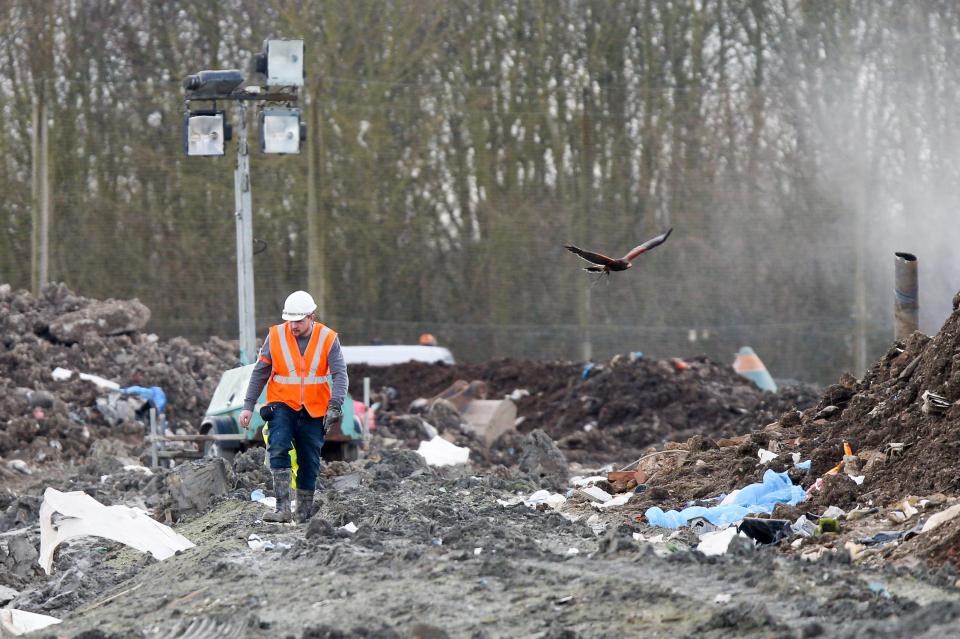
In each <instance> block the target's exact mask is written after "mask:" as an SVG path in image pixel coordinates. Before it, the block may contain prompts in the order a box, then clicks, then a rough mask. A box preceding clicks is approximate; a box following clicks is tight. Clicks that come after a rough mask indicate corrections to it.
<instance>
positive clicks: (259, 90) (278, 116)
mask: <svg viewBox="0 0 960 639" xmlns="http://www.w3.org/2000/svg"><path fill="white" fill-rule="evenodd" d="M254 68H255V71H256V72H257V73H259V74H262V75H263V76H264V77H265V80H264V82H263V83H262V84H261V85H254V86H247V87H242V88H241V85H242V84H243V82H244V79H243V74H242V73H241V72H240V71H237V70H233V69H230V70H213V71H200V72H199V73H196V74H192V75H188V76H187V77H186V78H184V80H183V88H184V90H185V92H186V98H185V102H186V114H185V115H184V120H183V149H184V152H185V153H186V154H187V155H188V156H222V155H224V154H225V153H226V142H228V141H230V140H231V138H232V128H231V126H230V124H229V123H228V122H227V121H226V118H225V112H224V111H222V110H218V109H217V102H218V101H222V102H227V103H228V104H230V103H233V104H235V105H236V106H237V109H238V110H239V122H238V124H239V127H238V129H237V138H238V140H237V165H236V169H235V170H234V173H233V185H234V201H235V207H236V208H235V209H234V211H235V217H236V228H237V306H238V310H239V317H240V363H241V364H251V363H253V362H254V361H256V359H257V341H256V339H257V338H256V323H255V313H254V310H255V309H254V302H255V296H254V289H253V198H252V194H251V182H250V149H249V146H248V144H247V108H248V107H247V103H248V102H251V101H256V102H259V103H260V106H261V110H260V118H259V124H260V127H259V137H260V151H261V152H263V153H268V154H291V153H292V154H296V153H300V147H301V146H302V142H303V141H304V140H305V139H306V127H305V125H304V123H303V122H302V120H301V118H300V110H299V109H297V108H293V106H292V105H293V104H295V103H296V102H297V99H298V91H299V89H300V87H302V86H303V40H267V41H266V42H265V43H264V50H263V52H262V53H259V54H257V55H255V56H254ZM192 101H206V102H212V104H213V106H212V108H209V109H191V104H190V103H191V102H192Z"/></svg>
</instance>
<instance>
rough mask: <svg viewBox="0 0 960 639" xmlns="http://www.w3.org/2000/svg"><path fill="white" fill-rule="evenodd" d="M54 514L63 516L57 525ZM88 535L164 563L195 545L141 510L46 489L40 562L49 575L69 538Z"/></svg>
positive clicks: (41, 512) (79, 494) (81, 494)
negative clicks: (104, 539) (54, 554)
mask: <svg viewBox="0 0 960 639" xmlns="http://www.w3.org/2000/svg"><path fill="white" fill-rule="evenodd" d="M54 513H60V514H61V515H62V516H63V519H61V520H59V521H58V522H57V523H54V522H53V515H54ZM88 536H93V537H105V538H107V539H112V540H114V541H119V542H120V543H122V544H126V545H128V546H130V547H131V548H136V549H137V550H140V551H142V552H148V553H150V554H151V555H153V556H154V557H155V558H156V559H158V560H161V561H162V560H164V559H167V558H169V557H172V556H173V555H174V554H175V553H176V552H177V551H178V550H186V549H187V548H193V546H194V544H193V543H192V542H191V541H190V540H189V539H187V538H186V537H184V536H183V535H181V534H179V533H176V532H174V531H173V529H172V528H170V527H169V526H164V525H163V524H161V523H160V522H158V521H154V520H153V519H151V518H150V517H149V516H147V514H146V513H145V512H143V511H142V510H136V509H133V508H128V507H127V506H104V505H103V504H101V503H100V502H98V501H97V500H96V499H94V498H93V497H91V496H90V495H88V494H86V493H84V492H80V491H75V492H69V493H62V492H60V491H59V490H56V489H54V488H47V489H46V490H45V491H44V493H43V503H42V504H41V505H40V559H39V560H38V563H39V564H40V565H41V566H42V567H43V569H44V570H45V571H46V573H47V574H48V575H49V574H50V571H51V568H52V566H53V552H54V550H56V548H57V546H59V545H60V544H61V543H63V542H64V541H67V540H69V539H75V538H77V537H88Z"/></svg>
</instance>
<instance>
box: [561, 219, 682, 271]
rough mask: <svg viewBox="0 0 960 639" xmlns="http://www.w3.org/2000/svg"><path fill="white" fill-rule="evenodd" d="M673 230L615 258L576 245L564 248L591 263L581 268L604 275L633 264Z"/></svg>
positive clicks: (625, 268) (660, 242)
mask: <svg viewBox="0 0 960 639" xmlns="http://www.w3.org/2000/svg"><path fill="white" fill-rule="evenodd" d="M672 232H673V229H672V228H670V229H667V232H666V233H661V234H660V235H658V236H656V237H653V238H650V239H649V240H647V241H646V242H644V243H643V244H641V245H639V246H635V247H634V248H633V249H632V250H631V251H630V252H629V253H627V254H626V255H624V256H623V257H621V258H620V259H615V258H612V257H607V256H606V255H603V254H602V253H593V252H592V251H584V250H583V249H581V248H578V247H576V246H573V245H570V244H566V245H564V248H565V249H567V250H568V251H570V252H571V253H575V254H577V255H579V256H580V257H581V258H583V259H585V260H586V261H588V262H590V263H591V266H586V267H584V269H583V270H585V271H587V272H590V273H599V274H600V276H601V277H603V276H604V275H610V273H612V272H614V271H625V270H627V269H628V268H630V267H631V266H633V260H635V259H637V257H639V256H640V255H642V254H644V253H646V252H647V251H650V250H652V249H655V248H657V247H658V246H660V245H661V244H663V243H664V242H666V241H667V238H668V237H670V233H672Z"/></svg>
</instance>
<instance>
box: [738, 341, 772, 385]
mask: <svg viewBox="0 0 960 639" xmlns="http://www.w3.org/2000/svg"><path fill="white" fill-rule="evenodd" d="M733 370H735V371H736V372H737V373H738V374H740V375H742V376H743V377H746V378H747V379H749V380H750V381H751V382H753V383H754V384H755V385H756V386H757V388H759V389H760V390H765V391H770V392H771V393H776V392H777V383H776V382H775V381H773V376H772V375H770V372H769V371H768V370H767V367H766V366H764V364H763V361H762V360H761V359H760V357H759V356H758V355H757V354H756V352H754V350H753V349H752V348H750V347H749V346H744V347H743V348H741V349H740V350H739V351H737V356H736V359H734V360H733Z"/></svg>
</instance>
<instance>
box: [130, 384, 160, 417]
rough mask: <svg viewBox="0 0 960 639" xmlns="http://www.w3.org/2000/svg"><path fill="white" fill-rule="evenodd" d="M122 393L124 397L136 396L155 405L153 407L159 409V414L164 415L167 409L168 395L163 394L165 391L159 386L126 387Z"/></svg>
mask: <svg viewBox="0 0 960 639" xmlns="http://www.w3.org/2000/svg"><path fill="white" fill-rule="evenodd" d="M120 392H121V393H122V394H123V395H136V396H137V397H139V398H140V399H142V400H145V401H147V402H150V403H151V404H153V407H154V408H156V409H157V412H158V413H162V412H163V409H165V408H166V407H167V394H166V393H164V392H163V389H162V388H160V387H159V386H150V387H149V388H147V387H144V386H126V387H124V388H121V389H120Z"/></svg>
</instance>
